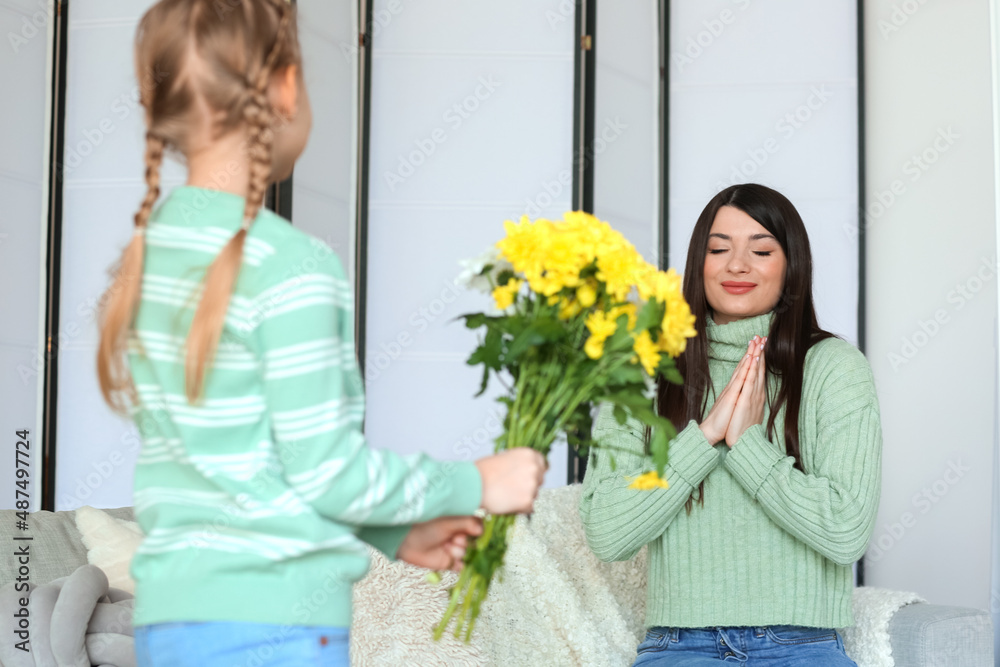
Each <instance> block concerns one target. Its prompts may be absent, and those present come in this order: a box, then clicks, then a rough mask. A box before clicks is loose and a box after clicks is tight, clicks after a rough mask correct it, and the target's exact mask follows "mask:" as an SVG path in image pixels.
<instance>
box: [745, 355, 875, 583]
mask: <svg viewBox="0 0 1000 667" xmlns="http://www.w3.org/2000/svg"><path fill="white" fill-rule="evenodd" d="M829 347H831V348H833V349H839V350H844V352H843V353H841V354H829V353H826V354H820V355H816V358H814V362H815V365H814V367H813V369H810V368H809V364H807V366H806V372H807V373H810V372H813V373H818V374H819V377H820V379H819V383H818V385H817V387H818V392H817V394H818V395H815V396H814V397H813V398H812V399H811V400H815V401H817V402H818V405H817V406H816V411H815V414H816V422H817V423H816V424H815V428H813V427H812V425H806V424H802V423H801V422H800V425H799V438H800V452H806V451H809V452H811V456H810V457H809V460H810V461H811V464H809V465H805V466H804V467H805V468H806V470H807V471H808V472H802V471H801V470H798V469H797V468H794V467H793V463H794V459H793V458H792V457H790V456H785V454H784V453H783V452H781V451H779V449H778V447H777V446H776V445H775V444H773V443H771V442H770V441H768V440H767V438H766V435H765V430H764V426H763V425H761V424H755V425H754V426H751V427H750V428H748V429H747V430H746V431H745V432H744V433H743V435H742V436H741V437H740V439H739V440H738V441H737V442H736V444H735V445H734V446H733V448H732V450H731V451H730V452H729V455H728V456H727V457H726V460H725V466H726V468H727V469H728V470H729V472H730V473H732V475H733V476H734V477H735V479H736V480H737V481H738V482H739V483H740V484H741V485H742V486H743V487H744V488H745V489H746V490H747V492H748V493H750V495H752V496H753V497H754V498H755V499H756V500H757V502H759V503H760V505H761V508H762V509H763V511H764V512H766V513H767V515H768V516H769V517H770V518H771V519H772V520H773V521H774V522H775V523H777V524H778V525H779V526H781V527H782V528H783V529H784V530H786V531H788V532H789V533H790V534H792V535H793V536H795V537H796V538H797V539H799V540H801V541H802V542H803V543H805V544H807V545H808V546H809V547H811V548H812V549H815V550H816V551H817V552H819V553H821V554H823V555H824V556H826V557H827V558H829V559H830V560H832V561H834V562H835V563H839V564H841V565H850V564H851V563H853V562H854V561H856V560H857V559H859V558H860V557H861V556H862V555H863V554H864V552H865V549H866V548H867V545H868V540H869V538H870V537H871V534H872V530H873V529H874V526H875V516H876V513H877V510H878V502H879V494H880V490H881V471H882V468H881V454H882V428H881V422H880V418H879V407H878V399H877V397H876V393H875V384H874V379H873V377H872V374H871V368H870V366H869V365H868V361H867V360H866V359H865V358H864V356H863V355H862V354H861V353H860V352H859V351H858V350H857V349H856V348H854V347H853V346H849V349H848V345H847V344H844V343H843V342H840V343H839V344H832V345H830V346H829ZM802 400H803V401H806V400H809V399H807V397H806V396H805V395H803V399H802ZM808 434H814V435H812V438H813V441H812V442H808V441H804V440H803V438H804V437H809V436H808ZM803 461H806V458H805V457H803Z"/></svg>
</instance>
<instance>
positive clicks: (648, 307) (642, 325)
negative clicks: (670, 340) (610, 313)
mask: <svg viewBox="0 0 1000 667" xmlns="http://www.w3.org/2000/svg"><path fill="white" fill-rule="evenodd" d="M666 311H667V307H666V305H665V304H662V303H660V302H659V301H656V300H654V299H650V300H649V301H647V302H646V304H645V305H644V306H643V307H642V309H640V310H639V314H638V315H637V316H636V320H635V330H636V331H643V330H645V329H652V328H654V327H659V326H660V322H662V321H663V315H664V314H665V313H666Z"/></svg>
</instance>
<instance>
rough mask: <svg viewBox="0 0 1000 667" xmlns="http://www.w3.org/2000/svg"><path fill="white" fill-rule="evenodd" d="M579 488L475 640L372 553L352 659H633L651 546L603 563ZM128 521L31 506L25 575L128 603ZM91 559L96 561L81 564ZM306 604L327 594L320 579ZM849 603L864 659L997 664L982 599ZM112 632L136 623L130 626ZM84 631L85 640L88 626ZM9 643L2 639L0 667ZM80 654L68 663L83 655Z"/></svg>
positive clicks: (885, 595) (535, 540)
mask: <svg viewBox="0 0 1000 667" xmlns="http://www.w3.org/2000/svg"><path fill="white" fill-rule="evenodd" d="M579 494H580V486H579V485H570V486H567V487H562V488H559V489H545V490H543V491H542V493H541V495H540V497H539V500H538V502H537V503H536V508H535V512H534V514H533V515H532V517H531V518H530V520H529V519H526V518H524V517H520V518H519V519H518V521H517V523H516V524H515V527H514V529H513V532H512V541H511V546H510V549H509V551H508V555H507V562H506V568H505V572H504V577H503V579H502V580H501V581H497V582H494V584H493V586H492V587H491V590H490V596H489V599H488V601H487V603H486V604H485V605H484V606H483V609H482V613H481V616H480V619H479V621H478V623H477V625H476V632H475V634H474V637H473V640H472V642H471V643H470V644H465V643H463V642H461V641H459V640H458V639H455V638H454V637H453V636H451V634H450V633H446V634H445V636H444V638H443V639H442V640H441V641H439V642H435V641H433V640H432V638H431V631H432V628H433V627H434V625H435V624H436V623H437V621H438V620H439V619H440V617H441V614H442V611H443V610H444V608H445V606H446V601H447V588H448V586H450V585H451V584H453V583H454V582H455V580H456V576H455V575H454V574H453V573H445V575H444V578H443V580H442V581H441V582H440V583H438V584H433V583H429V582H428V580H427V576H426V575H427V572H426V571H425V570H421V569H419V568H416V567H413V566H410V565H408V564H406V563H400V562H390V561H388V560H386V559H385V558H384V557H383V556H382V555H381V554H378V553H377V552H373V554H372V566H371V569H370V571H369V573H368V576H367V577H366V578H365V579H363V580H362V581H361V582H359V583H358V584H357V585H356V586H355V588H354V624H353V627H352V632H351V655H352V664H353V665H359V666H366V667H367V666H371V667H375V666H383V665H386V666H388V665H420V666H424V665H476V666H478V665H504V666H507V665H567V666H569V665H573V666H577V665H595V666H605V665H623V666H626V665H629V664H631V661H632V659H633V657H634V650H635V647H636V645H637V644H638V643H639V641H640V639H641V636H642V634H643V632H644V630H643V627H642V623H643V613H644V605H645V595H644V590H645V575H646V573H645V550H643V552H640V554H639V555H637V556H636V557H635V558H633V559H632V560H630V561H627V562H622V563H602V562H600V561H598V560H597V559H596V558H595V557H594V556H593V555H592V554H591V553H590V551H589V549H588V548H587V546H586V542H585V539H584V536H583V530H582V526H581V525H580V521H579V519H578V516H577V513H576V512H577V510H576V508H577V507H578V503H579ZM131 520H132V510H131V508H127V507H126V508H119V509H111V510H103V511H99V510H94V509H93V508H80V510H78V511H72V512H35V513H32V514H31V515H29V525H30V535H31V536H32V538H33V539H32V541H31V553H32V557H31V562H30V572H31V574H30V577H31V580H32V581H33V582H34V583H36V584H43V583H46V582H52V581H57V582H62V581H71V579H66V578H68V577H69V578H71V577H73V576H76V577H78V578H80V577H81V576H82V575H84V574H86V575H88V576H91V577H93V575H95V574H96V575H97V577H98V578H101V577H103V576H107V579H108V581H107V582H101V583H102V585H103V588H100V589H99V590H97V592H96V593H93V595H102V594H103V597H101V601H103V602H104V603H105V605H104V608H105V611H107V609H108V608H111V607H110V605H111V604H112V603H113V604H117V605H118V608H120V607H121V606H122V605H128V604H129V602H130V601H129V600H127V597H129V596H128V594H127V589H128V588H129V586H130V583H131V582H130V580H128V575H127V568H128V558H129V555H130V553H131V551H132V550H134V548H135V545H136V544H137V543H138V540H139V539H141V533H139V532H138V529H137V526H136V525H135V524H134V523H131ZM15 525H16V521H15V516H14V512H13V511H7V510H4V511H0V540H3V544H5V545H9V544H15V543H14V542H12V539H13V538H14V537H16V536H23V535H25V533H23V532H20V531H18V530H17V529H16V528H15ZM81 527H82V529H83V530H82V531H81ZM88 558H89V563H91V565H90V566H89V568H88V569H86V570H83V569H81V568H83V566H85V565H87V564H88ZM95 565H96V566H97V567H95ZM15 570H16V568H8V567H6V564H5V566H4V567H2V568H0V600H2V599H3V591H4V589H5V587H7V590H8V591H9V590H10V585H11V582H12V580H13V578H14V572H15ZM102 573H106V575H105V574H102ZM66 588H67V586H64V587H63V589H64V590H65V589H66ZM92 588H93V587H92ZM105 591H106V594H105ZM123 591H125V592H123ZM304 602H305V603H306V604H322V593H321V591H319V590H317V595H316V596H314V597H313V599H311V600H309V601H304ZM854 610H855V617H856V619H857V624H856V626H855V627H854V628H849V629H845V630H844V631H843V633H844V643H845V647H846V648H847V650H848V653H849V654H850V655H851V657H853V658H854V659H855V660H856V661H857V662H858V664H859V666H860V667H891V666H892V665H896V666H897V667H950V666H952V665H954V666H955V667H993V664H994V663H993V632H992V621H991V618H990V615H989V614H988V613H987V612H985V611H981V610H976V609H967V608H961V607H950V606H942V605H935V604H929V603H926V602H923V601H921V600H920V598H918V597H917V596H915V595H913V594H910V593H903V592H898V591H884V590H880V589H872V588H859V589H856V591H855V597H854ZM90 625H91V626H93V625H94V623H91V624H90ZM83 626H84V627H86V626H87V624H86V623H84V624H83ZM91 629H92V628H91ZM120 632H121V633H123V634H127V635H130V634H131V628H130V627H128V628H125V629H121V630H120ZM9 634H10V633H0V649H2V646H3V642H10V641H11V639H10V638H9V636H8V635H9ZM85 639H86V640H87V641H83V642H82V645H83V646H84V647H85V648H86V647H87V646H90V644H88V643H87V642H89V641H90V640H91V639H93V637H90V636H88V637H86V638H85ZM76 645H77V646H79V645H81V641H80V640H76ZM8 648H9V647H8ZM77 650H79V649H77ZM120 652H121V651H120V649H119V653H120ZM4 655H5V654H4V653H3V651H2V650H0V667H4V665H5V663H3V656H4ZM7 655H10V653H7ZM79 660H80V662H78V663H74V664H87V660H86V659H85V658H79ZM122 660H123V661H122V663H121V664H122V665H126V664H129V663H128V662H127V661H126V660H124V658H123V659H122ZM20 664H43V663H42V662H38V663H29V662H22V663H20ZM52 664H56V663H52ZM106 664H113V663H106ZM132 664H134V663H132ZM6 667H10V665H7V666H6Z"/></svg>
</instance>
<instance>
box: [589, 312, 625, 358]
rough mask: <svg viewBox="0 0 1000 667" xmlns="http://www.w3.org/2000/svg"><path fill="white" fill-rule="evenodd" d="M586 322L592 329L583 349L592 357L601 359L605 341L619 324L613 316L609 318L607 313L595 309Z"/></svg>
mask: <svg viewBox="0 0 1000 667" xmlns="http://www.w3.org/2000/svg"><path fill="white" fill-rule="evenodd" d="M584 324H585V325H586V326H587V330H588V331H590V337H589V338H587V342H586V343H584V346H583V351H584V352H586V353H587V356H588V357H590V358H591V359H600V358H601V355H603V354H604V341H605V340H607V338H608V337H609V336H611V335H612V334H613V333H614V332H615V329H617V328H618V325H617V324H616V322H615V320H614V319H613V318H609V317H608V315H607V314H606V313H604V312H603V311H600V310H595V311H594V312H592V313H591V314H590V315H588V316H587V319H586V321H585V322H584Z"/></svg>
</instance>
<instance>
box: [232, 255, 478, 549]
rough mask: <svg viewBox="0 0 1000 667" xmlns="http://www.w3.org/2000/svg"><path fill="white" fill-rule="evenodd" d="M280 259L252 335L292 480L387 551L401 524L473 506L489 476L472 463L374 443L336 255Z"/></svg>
mask: <svg viewBox="0 0 1000 667" xmlns="http://www.w3.org/2000/svg"><path fill="white" fill-rule="evenodd" d="M314 243H319V242H318V241H314ZM303 245H304V244H303ZM324 247H325V245H324ZM282 264H283V266H282V267H281V271H280V275H272V276H271V277H270V278H268V283H269V285H270V286H269V287H265V288H264V289H263V290H261V291H260V292H259V293H258V295H257V297H256V298H255V299H254V302H253V306H252V308H253V313H254V315H253V317H252V318H251V322H253V323H254V327H253V329H252V331H251V332H250V335H251V336H253V337H255V338H256V341H257V345H258V347H259V350H260V353H261V357H262V360H263V368H262V372H263V376H264V394H265V402H266V405H267V410H268V414H269V418H270V420H271V431H272V435H273V438H274V441H275V443H276V447H277V454H278V456H279V458H280V460H281V464H282V470H283V475H284V478H285V480H286V482H287V483H288V484H289V486H291V487H292V489H293V490H294V491H295V492H296V493H297V495H299V496H300V497H301V498H302V499H304V500H305V501H306V502H307V503H309V504H310V505H312V506H313V507H314V508H315V509H316V511H317V512H319V513H320V514H321V515H323V516H325V517H327V518H328V519H330V520H333V521H336V522H338V523H343V524H349V525H355V526H361V527H362V528H361V529H360V532H359V537H361V538H362V539H364V540H365V541H367V542H368V543H369V544H372V545H373V546H375V547H376V548H378V549H380V550H381V551H383V552H384V553H386V555H387V556H389V557H393V556H394V555H395V552H396V550H397V549H398V547H399V544H400V543H401V542H402V539H403V537H404V536H405V534H406V530H404V529H402V528H399V526H405V525H407V524H413V523H417V522H420V521H426V520H429V519H433V518H436V517H439V516H446V515H468V514H472V513H473V512H475V510H476V509H477V508H478V507H479V504H480V501H481V496H482V480H481V478H480V476H479V471H478V469H477V468H476V467H475V465H474V464H473V463H471V462H467V461H447V462H438V461H435V460H433V459H431V458H429V457H427V456H426V455H424V454H412V455H408V456H401V455H398V454H396V453H393V452H390V451H383V450H374V449H370V448H369V447H368V444H367V442H366V441H365V437H364V435H363V434H362V432H361V424H362V418H363V414H364V393H363V388H362V384H361V375H360V373H359V371H358V367H357V362H356V361H355V350H354V340H353V339H354V334H353V324H352V304H353V295H352V293H351V290H350V287H349V285H348V282H347V280H346V279H345V278H344V275H343V271H342V269H341V267H340V262H339V260H337V258H336V255H335V254H334V253H333V252H331V251H329V249H327V250H326V252H325V253H323V254H322V259H321V260H320V261H317V260H316V259H315V257H314V256H313V253H311V252H303V253H300V257H299V258H298V259H297V260H296V259H294V255H293V259H292V261H285V262H282ZM289 266H291V268H289ZM274 273H275V274H277V273H279V271H278V270H275V271H274Z"/></svg>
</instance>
